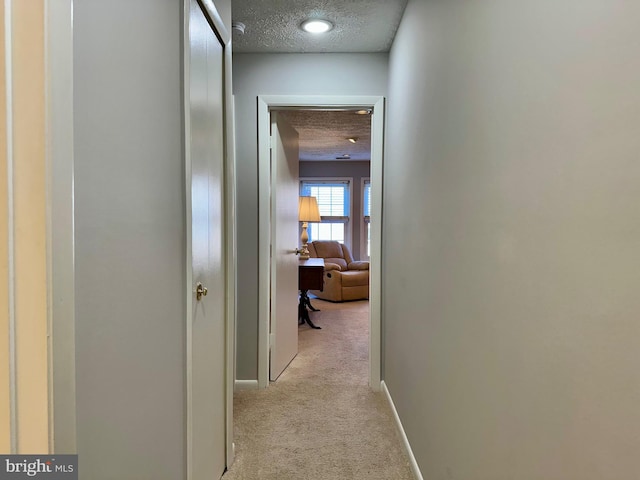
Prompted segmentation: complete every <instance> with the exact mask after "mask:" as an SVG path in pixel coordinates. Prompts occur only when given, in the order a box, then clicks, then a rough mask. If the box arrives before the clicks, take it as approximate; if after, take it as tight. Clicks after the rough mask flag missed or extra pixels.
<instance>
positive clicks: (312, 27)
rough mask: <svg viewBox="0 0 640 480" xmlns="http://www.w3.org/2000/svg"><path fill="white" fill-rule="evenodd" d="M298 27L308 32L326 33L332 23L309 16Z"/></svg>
mask: <svg viewBox="0 0 640 480" xmlns="http://www.w3.org/2000/svg"><path fill="white" fill-rule="evenodd" d="M300 28H302V29H303V30H304V31H305V32H309V33H326V32H328V31H329V30H331V29H332V28H333V23H331V22H330V21H329V20H321V19H318V18H310V19H308V20H305V21H304V22H302V24H300Z"/></svg>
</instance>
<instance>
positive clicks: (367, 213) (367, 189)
mask: <svg viewBox="0 0 640 480" xmlns="http://www.w3.org/2000/svg"><path fill="white" fill-rule="evenodd" d="M362 217H363V222H362V226H363V228H362V233H361V234H360V238H361V239H362V241H361V242H360V243H361V250H360V251H361V252H367V258H370V257H371V180H369V179H368V178H365V179H363V180H362Z"/></svg>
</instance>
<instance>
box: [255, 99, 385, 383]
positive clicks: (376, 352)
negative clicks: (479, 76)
mask: <svg viewBox="0 0 640 480" xmlns="http://www.w3.org/2000/svg"><path fill="white" fill-rule="evenodd" d="M384 107H385V99H384V97H383V96H372V95H259V96H258V218H259V224H258V388H266V387H267V386H268V385H269V343H270V342H269V316H270V300H271V299H270V288H271V279H270V270H271V260H270V246H271V211H270V204H271V195H270V185H271V155H270V148H271V133H270V125H271V123H270V117H271V111H272V110H293V109H305V110H313V109H318V110H321V109H327V108H331V109H343V108H348V109H356V108H362V109H371V110H372V114H371V199H372V202H371V219H372V221H371V263H370V277H369V292H370V295H369V386H370V387H371V388H372V389H373V390H375V391H379V390H380V388H381V387H380V382H381V362H382V351H381V328H382V327H381V289H380V285H381V281H382V274H381V267H382V258H381V255H382V182H383V178H382V164H383V147H384V118H385V117H384V115H385V113H384Z"/></svg>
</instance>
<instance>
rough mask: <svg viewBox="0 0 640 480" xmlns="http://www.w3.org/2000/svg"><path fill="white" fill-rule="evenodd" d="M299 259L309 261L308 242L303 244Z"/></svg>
mask: <svg viewBox="0 0 640 480" xmlns="http://www.w3.org/2000/svg"><path fill="white" fill-rule="evenodd" d="M298 258H299V259H300V260H309V249H308V248H307V243H306V242H304V243H303V244H302V248H301V249H300V256H299V257H298Z"/></svg>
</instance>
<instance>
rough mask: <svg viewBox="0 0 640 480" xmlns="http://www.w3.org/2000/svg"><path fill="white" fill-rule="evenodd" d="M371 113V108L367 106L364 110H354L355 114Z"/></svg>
mask: <svg viewBox="0 0 640 480" xmlns="http://www.w3.org/2000/svg"><path fill="white" fill-rule="evenodd" d="M371 113H372V111H371V109H370V108H368V109H366V110H365V109H363V110H356V111H355V114H356V115H371Z"/></svg>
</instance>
